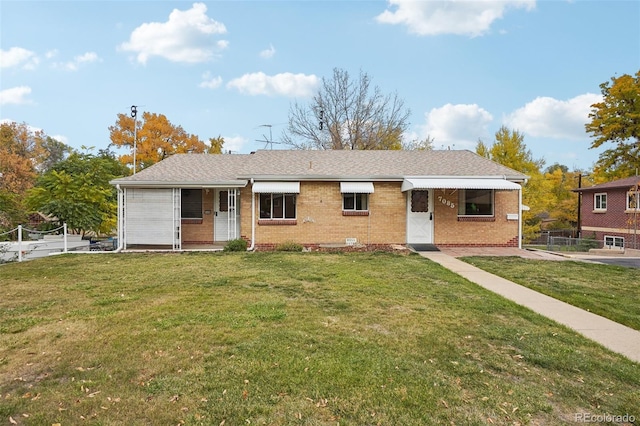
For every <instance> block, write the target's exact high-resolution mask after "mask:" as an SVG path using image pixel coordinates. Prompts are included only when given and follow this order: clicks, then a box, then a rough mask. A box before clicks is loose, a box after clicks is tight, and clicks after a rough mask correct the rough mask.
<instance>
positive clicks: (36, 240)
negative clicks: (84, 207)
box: [0, 223, 89, 263]
mask: <svg viewBox="0 0 640 426" xmlns="http://www.w3.org/2000/svg"><path fill="white" fill-rule="evenodd" d="M16 231H17V239H16V240H15V241H0V263H4V262H13V261H18V262H22V261H23V260H29V259H35V258H38V257H44V256H48V255H50V254H53V253H67V252H68V251H70V250H79V249H81V250H83V249H85V248H86V249H88V248H89V241H86V240H82V238H81V236H80V235H69V234H68V232H67V224H66V223H65V224H63V225H62V226H60V227H58V228H56V229H52V230H50V231H38V230H34V229H29V228H25V227H23V226H22V225H18V227H17V228H14V229H11V230H9V231H7V232H3V233H0V237H4V236H6V235H11V234H13V233H14V232H16ZM60 231H62V234H60ZM25 234H26V235H27V236H28V238H24V235H25Z"/></svg>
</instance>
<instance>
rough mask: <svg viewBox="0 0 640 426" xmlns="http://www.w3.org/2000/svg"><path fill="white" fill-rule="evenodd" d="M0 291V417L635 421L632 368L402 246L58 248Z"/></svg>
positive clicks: (637, 374)
mask: <svg viewBox="0 0 640 426" xmlns="http://www.w3.org/2000/svg"><path fill="white" fill-rule="evenodd" d="M601 271H603V270H601ZM0 283H1V284H0V422H4V423H14V422H15V423H17V424H25V425H43V424H46V425H50V424H56V423H59V424H61V425H72V424H87V423H89V424H96V425H123V424H127V425H138V424H154V425H155V424H162V425H171V424H173V425H176V424H187V425H199V424H202V425H225V426H228V425H247V424H252V425H256V424H258V425H260V424H267V425H337V424H340V425H378V424H379V425H389V424H402V425H430V424H447V425H449V424H457V425H486V424H500V425H507V424H508V425H514V424H531V425H538V424H548V425H559V424H573V423H574V420H575V415H576V414H579V413H591V414H593V415H598V414H606V413H610V414H620V415H624V414H629V415H632V416H635V417H636V418H640V411H639V405H638V400H640V365H638V364H637V363H633V362H631V361H629V360H627V359H625V358H623V357H621V356H618V355H617V354H614V353H611V352H609V351H607V350H606V349H604V348H602V347H600V346H598V345H596V344H594V343H593V342H591V341H588V340H586V339H584V338H582V337H581V336H579V335H578V334H576V333H575V332H573V331H571V330H568V329H566V328H564V327H562V326H560V325H558V324H555V323H553V322H551V321H549V320H547V319H545V318H542V317H540V316H539V315H536V314H534V313H532V312H530V311H528V310H526V309H524V308H521V307H518V306H517V305H514V304H513V303H511V302H508V301H506V300H504V299H502V298H500V297H498V296H496V295H494V294H491V293H488V292H487V291H485V290H483V289H481V288H479V287H478V286H475V285H473V284H471V283H469V282H468V281H466V280H464V279H462V278H461V277H459V276H457V275H455V274H453V273H451V272H449V271H447V270H445V269H443V268H442V267H440V266H439V265H436V264H434V263H432V262H429V261H428V260H426V259H424V258H422V257H420V256H418V255H405V256H401V255H394V254H388V253H351V254H317V253H219V254H211V253H207V254H205V253H194V254H182V255H177V254H109V255H92V256H89V255H64V256H55V257H50V258H46V259H39V260H34V261H29V262H24V263H21V264H10V265H5V266H2V267H0Z"/></svg>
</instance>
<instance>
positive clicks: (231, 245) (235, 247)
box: [223, 238, 247, 251]
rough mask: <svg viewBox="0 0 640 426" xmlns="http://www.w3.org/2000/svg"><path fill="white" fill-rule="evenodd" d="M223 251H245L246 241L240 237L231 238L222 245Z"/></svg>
mask: <svg viewBox="0 0 640 426" xmlns="http://www.w3.org/2000/svg"><path fill="white" fill-rule="evenodd" d="M223 251H247V242H246V241H245V240H243V239H242V238H238V239H235V240H231V241H229V242H228V243H227V245H226V246H224V249H223Z"/></svg>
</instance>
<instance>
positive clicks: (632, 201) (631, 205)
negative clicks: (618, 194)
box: [627, 191, 640, 210]
mask: <svg viewBox="0 0 640 426" xmlns="http://www.w3.org/2000/svg"><path fill="white" fill-rule="evenodd" d="M627 210H640V191H629V192H627Z"/></svg>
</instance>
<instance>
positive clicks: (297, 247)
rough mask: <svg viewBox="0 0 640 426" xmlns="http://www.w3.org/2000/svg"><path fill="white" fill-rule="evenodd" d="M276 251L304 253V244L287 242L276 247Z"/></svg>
mask: <svg viewBox="0 0 640 426" xmlns="http://www.w3.org/2000/svg"><path fill="white" fill-rule="evenodd" d="M276 251H302V244H298V243H294V242H293V241H285V242H284V243H280V244H278V245H277V246H276Z"/></svg>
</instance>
